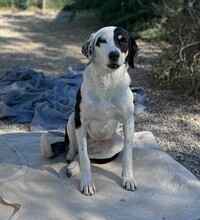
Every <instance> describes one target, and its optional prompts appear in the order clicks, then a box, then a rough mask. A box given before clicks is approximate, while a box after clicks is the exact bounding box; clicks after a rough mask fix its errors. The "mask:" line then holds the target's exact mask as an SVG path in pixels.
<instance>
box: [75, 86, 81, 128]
mask: <svg viewBox="0 0 200 220" xmlns="http://www.w3.org/2000/svg"><path fill="white" fill-rule="evenodd" d="M81 99H82V97H81V88H80V89H79V90H78V92H77V94H76V105H75V111H74V121H75V128H76V129H78V128H79V127H80V126H81V115H80V113H81V110H80V103H81Z"/></svg>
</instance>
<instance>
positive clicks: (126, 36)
mask: <svg viewBox="0 0 200 220" xmlns="http://www.w3.org/2000/svg"><path fill="white" fill-rule="evenodd" d="M114 41H115V44H116V46H117V47H118V48H120V50H121V51H122V52H123V53H126V52H127V50H128V56H127V58H126V62H128V64H129V66H130V67H131V68H134V57H135V55H136V53H137V52H138V47H137V44H136V42H135V40H134V38H133V37H132V36H131V35H130V33H128V32H127V31H126V30H124V29H123V28H120V27H117V28H115V30H114Z"/></svg>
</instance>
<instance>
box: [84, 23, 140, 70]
mask: <svg viewBox="0 0 200 220" xmlns="http://www.w3.org/2000/svg"><path fill="white" fill-rule="evenodd" d="M137 51H138V47H137V44H136V42H135V40H134V38H133V37H132V36H131V35H130V34H129V33H128V32H127V31H125V30H124V29H122V28H119V27H104V28H102V29H100V30H99V31H97V32H96V33H93V34H92V35H91V36H90V37H89V39H88V40H87V41H86V42H85V44H84V45H83V47H82V53H83V54H84V55H85V56H86V57H87V58H88V60H89V63H90V62H94V63H101V64H102V65H103V66H107V67H108V68H109V69H112V70H115V69H118V68H119V67H120V66H122V65H123V64H125V63H128V65H129V66H130V67H132V68H133V67H134V57H135V55H136V53H137Z"/></svg>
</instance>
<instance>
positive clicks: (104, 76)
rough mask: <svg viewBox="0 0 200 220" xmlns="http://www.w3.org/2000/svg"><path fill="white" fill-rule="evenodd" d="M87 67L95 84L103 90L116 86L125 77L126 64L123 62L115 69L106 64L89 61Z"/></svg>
mask: <svg viewBox="0 0 200 220" xmlns="http://www.w3.org/2000/svg"><path fill="white" fill-rule="evenodd" d="M87 68H88V72H89V74H90V77H91V80H92V81H93V83H94V84H95V86H96V87H98V88H99V89H101V88H102V89H103V90H106V89H109V88H113V87H116V86H118V85H119V84H121V82H124V81H125V78H126V77H127V76H126V74H127V66H126V65H125V64H124V65H122V66H120V67H119V68H118V69H116V70H111V69H109V68H108V67H107V66H106V67H105V66H102V65H98V64H97V63H90V65H89V66H88V67H87Z"/></svg>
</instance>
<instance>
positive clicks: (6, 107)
mask: <svg viewBox="0 0 200 220" xmlns="http://www.w3.org/2000/svg"><path fill="white" fill-rule="evenodd" d="M82 77H83V70H73V69H71V68H69V71H68V72H67V73H66V74H64V75H59V76H58V77H50V76H45V75H44V74H43V73H42V72H37V71H34V70H32V69H30V68H22V69H19V70H12V71H10V72H8V73H7V74H6V75H5V76H4V77H2V78H0V118H5V117H7V118H8V119H9V120H10V121H11V122H13V123H31V126H30V130H31V131H43V130H48V131H49V130H57V131H61V132H63V131H64V128H65V126H66V123H67V120H68V117H69V115H70V114H71V113H72V111H73V109H74V105H75V102H76V93H77V90H78V89H79V87H80V84H81V82H82ZM131 89H132V91H133V93H134V95H135V106H136V107H135V114H136V115H137V114H139V113H140V112H141V111H142V110H143V109H144V102H145V99H146V93H145V91H144V89H142V88H131Z"/></svg>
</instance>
